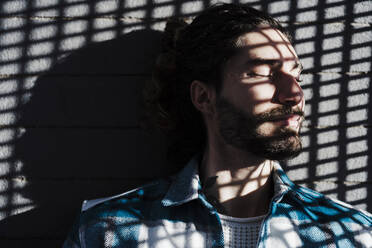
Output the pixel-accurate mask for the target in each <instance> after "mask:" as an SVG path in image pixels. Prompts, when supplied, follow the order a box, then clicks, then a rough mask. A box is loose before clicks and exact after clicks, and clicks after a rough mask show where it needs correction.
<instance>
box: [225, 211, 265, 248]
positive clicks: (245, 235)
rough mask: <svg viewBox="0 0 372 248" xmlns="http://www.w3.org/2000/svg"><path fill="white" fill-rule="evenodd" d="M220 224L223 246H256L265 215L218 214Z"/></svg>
mask: <svg viewBox="0 0 372 248" xmlns="http://www.w3.org/2000/svg"><path fill="white" fill-rule="evenodd" d="M218 216H219V217H220V220H221V224H222V232H223V237H224V241H225V242H224V243H225V247H228V248H236V247H240V248H243V247H244V248H251V247H256V246H257V241H258V235H259V233H260V228H261V224H262V221H263V219H264V218H265V215H262V216H257V217H251V218H236V217H231V216H227V215H223V214H220V213H219V214H218Z"/></svg>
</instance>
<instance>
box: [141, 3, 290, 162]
mask: <svg viewBox="0 0 372 248" xmlns="http://www.w3.org/2000/svg"><path fill="white" fill-rule="evenodd" d="M260 25H268V26H270V27H272V28H275V29H278V30H280V31H281V32H282V33H284V34H285V35H286V36H287V37H288V39H290V36H289V34H288V32H287V31H286V30H285V29H284V28H283V27H282V26H281V25H280V23H279V22H278V21H276V20H275V19H273V18H272V17H271V16H269V15H268V14H266V13H264V12H261V11H258V10H256V9H254V8H251V7H248V6H246V5H243V4H217V5H214V6H212V7H210V8H208V9H206V10H204V11H203V12H202V13H201V14H199V15H198V16H197V17H196V18H195V19H194V20H193V21H192V22H191V24H187V23H186V22H185V21H184V20H181V19H177V18H171V19H169V20H168V22H167V24H166V28H165V31H164V34H163V40H162V49H161V54H160V55H159V57H158V58H157V61H156V65H155V66H154V70H153V74H152V80H151V81H150V82H149V84H147V86H146V87H145V89H144V102H145V107H146V109H147V111H148V113H149V114H150V117H151V119H152V120H153V121H154V123H155V124H156V126H157V127H158V128H160V129H161V130H162V131H163V132H164V133H165V134H166V136H167V137H168V152H167V157H168V160H169V162H170V163H172V164H173V165H180V166H181V165H184V164H185V163H186V162H187V161H188V160H189V159H190V157H191V156H193V155H194V154H195V153H197V152H202V151H203V149H204V147H205V142H206V127H205V124H204V121H203V118H202V116H201V113H200V112H199V111H198V110H197V109H196V108H195V107H194V106H193V104H192V102H191V98H190V85H191V83H192V82H193V81H194V80H199V81H202V82H204V83H205V84H207V85H210V86H213V87H214V88H215V90H216V92H217V94H219V92H220V90H221V84H222V69H223V67H224V65H225V63H226V62H227V60H228V59H229V58H231V57H232V56H233V55H234V54H235V53H236V52H237V45H236V43H237V39H238V38H239V37H240V36H241V35H243V34H244V33H247V32H250V31H252V30H254V29H255V28H257V27H258V26H260Z"/></svg>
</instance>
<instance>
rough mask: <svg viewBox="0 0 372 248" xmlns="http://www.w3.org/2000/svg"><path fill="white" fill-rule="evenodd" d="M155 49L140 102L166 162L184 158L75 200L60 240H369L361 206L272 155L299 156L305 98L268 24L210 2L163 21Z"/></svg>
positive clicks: (312, 243) (119, 243)
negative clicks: (67, 231)
mask: <svg viewBox="0 0 372 248" xmlns="http://www.w3.org/2000/svg"><path fill="white" fill-rule="evenodd" d="M163 50H164V51H163V54H162V55H161V56H160V58H159V60H158V63H157V67H156V69H155V72H154V80H153V83H154V85H153V86H155V87H154V88H153V90H152V91H151V90H150V94H148V95H147V102H148V103H150V105H151V104H153V105H152V106H154V107H153V108H152V109H151V110H152V111H153V112H154V113H155V114H156V115H155V121H156V122H157V124H158V125H159V127H160V128H162V129H163V130H164V131H165V133H166V134H167V135H168V136H169V139H170V155H171V157H170V158H171V160H172V161H173V163H174V165H176V164H182V163H183V161H185V160H186V159H187V160H190V159H191V160H190V161H189V162H188V163H187V164H186V165H183V168H182V169H181V170H180V172H178V174H176V175H175V176H173V177H171V178H166V179H162V180H158V181H156V182H154V183H150V184H148V185H146V186H143V187H141V188H138V189H135V190H133V191H130V192H127V193H124V194H122V195H119V196H114V197H111V198H107V199H98V200H94V201H88V202H86V203H85V204H84V205H83V212H82V214H81V216H80V218H79V221H78V223H77V225H76V226H75V228H74V229H73V231H72V233H71V235H70V236H69V237H68V239H67V240H66V242H65V246H64V247H276V248H279V247H372V217H371V215H370V214H368V213H364V212H362V211H358V210H356V209H354V208H353V207H351V206H349V205H347V204H345V203H340V202H337V201H335V200H331V199H329V198H327V197H325V196H323V195H321V194H319V193H317V192H314V191H311V190H309V189H306V188H302V187H299V186H297V185H295V184H293V183H292V182H291V181H290V180H289V179H288V177H287V176H286V175H285V174H284V172H283V170H282V169H281V168H280V165H279V163H278V162H276V161H277V160H283V159H288V158H290V157H293V156H296V155H297V154H299V153H300V151H301V141H300V138H299V130H300V126H301V123H302V121H303V116H304V113H303V110H304V104H305V102H304V95H303V92H302V89H301V86H300V81H301V80H300V74H301V70H302V66H301V63H300V61H299V59H298V57H297V55H296V52H295V50H294V49H293V47H292V45H291V43H290V38H289V35H288V34H287V33H286V32H285V30H284V28H283V27H281V26H280V24H279V23H278V22H276V21H275V20H274V19H273V18H271V17H270V16H268V15H267V14H265V13H262V12H260V11H257V10H254V9H252V8H249V7H246V6H244V5H236V4H221V5H216V6H213V7H212V8H209V9H207V10H205V11H204V12H203V13H201V14H200V15H199V16H198V17H196V18H195V19H194V20H193V22H192V23H191V24H189V25H187V24H185V23H178V22H176V21H170V22H169V23H168V25H167V28H166V31H165V39H164V47H163ZM150 97H152V98H151V99H150ZM177 151H181V152H178V153H177ZM174 154H176V155H174Z"/></svg>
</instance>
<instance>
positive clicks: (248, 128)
mask: <svg viewBox="0 0 372 248" xmlns="http://www.w3.org/2000/svg"><path fill="white" fill-rule="evenodd" d="M216 110H217V122H218V128H219V132H220V135H221V136H222V138H223V139H224V141H225V142H226V143H227V144H229V145H231V146H233V147H235V148H238V149H240V150H243V151H247V152H250V153H252V154H254V155H256V156H259V157H262V158H265V159H270V160H285V159H289V158H293V157H295V156H297V155H298V154H300V152H301V150H302V144H301V139H300V137H299V132H297V131H295V130H293V129H291V128H289V127H276V129H275V130H274V131H273V132H272V133H271V134H265V133H264V132H260V130H259V126H260V125H261V124H263V123H265V122H269V121H272V120H275V119H277V118H279V117H281V116H284V115H290V114H297V115H299V116H301V118H303V116H304V113H303V111H302V110H301V109H299V108H297V109H293V108H292V107H291V106H283V107H279V108H276V109H273V110H270V111H267V112H264V113H261V114H257V115H249V114H248V113H246V112H244V111H243V110H241V109H239V108H238V107H235V106H234V105H233V104H232V103H230V102H229V101H228V100H227V99H225V98H223V97H221V96H220V97H219V98H218V100H217V102H216Z"/></svg>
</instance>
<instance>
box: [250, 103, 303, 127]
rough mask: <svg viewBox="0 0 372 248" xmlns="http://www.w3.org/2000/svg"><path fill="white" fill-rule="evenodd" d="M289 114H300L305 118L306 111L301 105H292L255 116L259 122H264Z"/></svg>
mask: <svg viewBox="0 0 372 248" xmlns="http://www.w3.org/2000/svg"><path fill="white" fill-rule="evenodd" d="M288 115H299V116H300V117H301V118H304V116H305V113H304V111H302V110H301V109H300V107H294V108H292V107H291V106H282V107H278V108H275V109H271V110H269V111H266V112H263V113H260V114H257V115H255V116H254V119H255V120H256V122H257V123H263V122H267V121H274V120H277V119H280V118H284V117H285V116H288Z"/></svg>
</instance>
